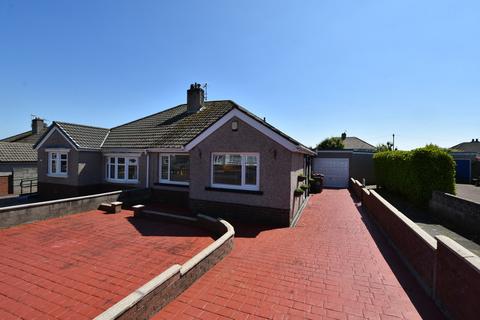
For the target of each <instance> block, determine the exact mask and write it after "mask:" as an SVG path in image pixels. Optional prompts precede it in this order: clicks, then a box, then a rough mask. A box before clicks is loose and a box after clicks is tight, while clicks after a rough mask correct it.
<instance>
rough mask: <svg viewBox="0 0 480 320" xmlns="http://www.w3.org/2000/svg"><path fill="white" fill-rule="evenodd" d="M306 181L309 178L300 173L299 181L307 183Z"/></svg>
mask: <svg viewBox="0 0 480 320" xmlns="http://www.w3.org/2000/svg"><path fill="white" fill-rule="evenodd" d="M305 179H307V177H306V176H305V175H304V174H303V173H300V174H299V175H298V181H300V182H302V181H305Z"/></svg>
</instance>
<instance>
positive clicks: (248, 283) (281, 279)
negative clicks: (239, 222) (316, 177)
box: [154, 190, 442, 320]
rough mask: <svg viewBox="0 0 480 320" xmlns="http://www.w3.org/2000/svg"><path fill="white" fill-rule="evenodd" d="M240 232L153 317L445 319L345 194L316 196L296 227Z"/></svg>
mask: <svg viewBox="0 0 480 320" xmlns="http://www.w3.org/2000/svg"><path fill="white" fill-rule="evenodd" d="M369 230H370V231H369ZM237 231H238V232H237V233H238V234H239V236H237V238H236V239H235V247H234V250H233V251H232V253H231V254H230V255H229V256H227V257H226V258H225V259H224V260H223V261H221V262H220V263H219V264H217V265H216V266H215V267H214V268H213V269H211V270H210V271H208V272H207V274H205V275H204V276H203V277H202V278H201V279H200V280H198V281H197V282H196V283H195V284H194V285H193V286H192V287H190V288H189V289H188V290H187V291H185V292H184V293H183V294H182V295H181V296H180V297H178V298H177V299H176V300H175V301H173V302H171V303H170V304H169V305H168V306H166V307H165V308H164V309H163V310H162V311H161V312H160V313H159V314H157V315H156V316H155V317H154V319H156V320H160V319H193V318H199V319H220V318H221V319H223V318H234V319H261V318H267V319H272V318H274V319H294V318H295V319H399V318H400V319H421V318H422V317H423V318H425V319H442V316H441V314H440V313H439V312H438V310H437V309H436V307H435V305H434V304H433V303H432V301H431V300H429V299H428V298H427V296H426V295H425V294H424V293H423V292H422V290H421V288H420V287H419V286H418V285H417V283H416V282H415V281H414V279H413V278H412V276H411V275H410V274H409V273H408V272H407V271H406V269H405V268H404V267H403V265H401V263H400V262H399V259H398V257H397V256H396V255H395V254H394V253H393V251H392V250H391V249H390V248H389V247H388V245H386V241H385V239H384V238H383V237H381V236H380V235H379V234H378V232H377V231H376V229H375V228H374V227H372V226H371V224H370V223H369V222H368V220H365V219H364V218H363V217H362V215H361V213H360V212H359V210H358V209H357V208H356V206H355V203H354V202H353V200H352V198H351V197H350V194H349V192H348V191H346V190H325V191H324V192H323V193H321V194H320V195H315V196H314V197H313V198H312V199H311V200H310V203H309V205H308V207H307V208H306V210H305V211H304V213H303V216H302V218H301V219H300V222H299V224H298V226H297V227H296V228H285V229H276V230H269V231H264V232H261V233H260V234H258V235H257V236H256V237H252V238H248V237H242V229H241V228H240V230H238V229H237ZM244 235H245V234H244ZM372 236H373V237H372ZM374 238H375V240H374Z"/></svg>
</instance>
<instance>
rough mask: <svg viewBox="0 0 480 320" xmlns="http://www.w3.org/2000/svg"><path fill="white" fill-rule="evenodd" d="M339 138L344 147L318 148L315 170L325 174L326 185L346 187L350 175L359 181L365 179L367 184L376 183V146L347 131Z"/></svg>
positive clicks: (314, 161)
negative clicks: (374, 162)
mask: <svg viewBox="0 0 480 320" xmlns="http://www.w3.org/2000/svg"><path fill="white" fill-rule="evenodd" d="M339 138H340V139H341V140H342V142H343V146H344V147H343V149H335V150H325V149H318V148H317V149H316V153H317V156H316V157H315V159H314V160H313V172H315V173H321V174H323V175H324V176H325V177H324V186H325V187H330V188H346V187H347V186H348V180H349V178H350V177H353V178H355V179H357V180H359V181H363V180H364V179H365V183H366V184H375V173H374V169H373V153H374V152H375V147H374V146H373V145H371V144H370V143H368V142H365V141H364V140H362V139H360V138H357V137H348V136H347V134H346V133H342V135H341V137H339Z"/></svg>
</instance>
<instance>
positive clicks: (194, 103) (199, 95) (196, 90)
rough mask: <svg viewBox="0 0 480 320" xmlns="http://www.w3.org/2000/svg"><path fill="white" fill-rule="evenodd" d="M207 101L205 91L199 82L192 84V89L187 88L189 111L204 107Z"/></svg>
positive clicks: (192, 111)
mask: <svg viewBox="0 0 480 320" xmlns="http://www.w3.org/2000/svg"><path fill="white" fill-rule="evenodd" d="M204 102H205V92H204V91H203V89H202V86H201V85H200V84H199V83H196V82H195V83H194V84H191V85H190V89H188V90H187V111H188V112H191V113H194V112H197V111H199V110H200V108H202V107H203V105H204Z"/></svg>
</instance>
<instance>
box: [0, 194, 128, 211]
mask: <svg viewBox="0 0 480 320" xmlns="http://www.w3.org/2000/svg"><path fill="white" fill-rule="evenodd" d="M122 192H123V191H122V190H117V191H111V192H105V193H97V194H91V195H88V196H81V197H73V198H64V199H58V200H49V201H42V202H33V203H27V204H19V205H15V206H9V207H2V208H0V212H3V211H11V210H18V209H26V208H32V207H40V206H44V205H49V204H55V203H62V202H69V201H77V200H85V199H92V198H98V197H103V196H109V195H115V194H120V193H122Z"/></svg>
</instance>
